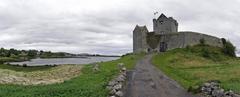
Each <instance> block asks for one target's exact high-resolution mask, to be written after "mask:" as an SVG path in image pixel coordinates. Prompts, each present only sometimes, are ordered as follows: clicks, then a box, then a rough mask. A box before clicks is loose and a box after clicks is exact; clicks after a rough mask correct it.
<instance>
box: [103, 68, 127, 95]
mask: <svg viewBox="0 0 240 97" xmlns="http://www.w3.org/2000/svg"><path fill="white" fill-rule="evenodd" d="M118 67H119V70H120V74H119V75H118V76H117V77H115V78H114V79H113V80H111V81H110V82H109V83H108V85H107V87H106V88H107V89H108V90H109V91H110V92H109V96H110V97H122V96H123V92H122V89H123V85H124V82H125V81H126V75H127V71H126V70H127V69H126V67H125V66H124V64H123V63H119V64H118Z"/></svg>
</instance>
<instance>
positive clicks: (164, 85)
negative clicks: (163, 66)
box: [124, 55, 196, 97]
mask: <svg viewBox="0 0 240 97" xmlns="http://www.w3.org/2000/svg"><path fill="white" fill-rule="evenodd" d="M151 58H152V55H146V56H145V57H144V58H143V59H142V60H140V61H139V62H138V63H137V64H136V67H135V69H134V70H133V71H132V72H129V73H128V75H127V76H128V81H127V86H126V89H125V93H124V96H125V97H196V96H193V95H191V94H190V93H188V92H186V90H184V89H183V88H182V87H181V86H180V85H178V83H177V82H175V81H174V80H172V79H170V78H169V77H167V76H166V75H165V74H163V73H162V72H161V71H160V70H158V69H157V68H155V67H154V66H153V65H152V64H151V62H150V60H151Z"/></svg>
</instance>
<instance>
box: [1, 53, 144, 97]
mask: <svg viewBox="0 0 240 97" xmlns="http://www.w3.org/2000/svg"><path fill="white" fill-rule="evenodd" d="M142 56H143V55H127V56H124V57H122V58H121V59H118V60H115V61H110V62H104V63H99V64H100V71H98V72H93V70H92V67H93V66H92V65H86V66H85V67H83V69H82V73H81V75H80V76H78V77H76V78H73V79H71V80H68V81H65V82H64V83H60V84H52V85H38V86H20V85H0V97H106V96H108V90H107V89H105V86H106V85H107V83H108V82H109V81H110V80H111V79H112V78H113V77H114V76H116V75H117V74H118V73H119V70H118V68H117V63H125V65H126V67H127V68H128V69H132V68H133V67H134V65H135V63H136V61H137V60H138V59H139V58H141V57H142Z"/></svg>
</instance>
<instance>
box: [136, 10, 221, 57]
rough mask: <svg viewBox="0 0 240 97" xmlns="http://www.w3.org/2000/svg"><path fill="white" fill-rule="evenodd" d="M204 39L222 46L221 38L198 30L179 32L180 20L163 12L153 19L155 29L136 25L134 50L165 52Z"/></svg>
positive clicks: (214, 44)
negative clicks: (151, 29)
mask: <svg viewBox="0 0 240 97" xmlns="http://www.w3.org/2000/svg"><path fill="white" fill-rule="evenodd" d="M200 39H204V40H205V41H206V44H208V45H212V46H218V47H221V46H222V45H223V44H222V41H221V39H220V38H217V37H214V36H210V35H206V34H201V33H197V32H191V31H185V32H178V22H177V21H176V20H175V19H173V18H172V17H167V16H165V15H164V14H161V15H160V16H159V17H158V18H157V19H153V31H152V32H149V31H148V29H147V27H146V26H138V25H137V26H136V27H135V29H134V30H133V52H134V53H139V52H152V51H156V52H165V51H167V50H170V49H174V48H183V47H186V46H188V45H189V46H191V45H196V44H199V41H200Z"/></svg>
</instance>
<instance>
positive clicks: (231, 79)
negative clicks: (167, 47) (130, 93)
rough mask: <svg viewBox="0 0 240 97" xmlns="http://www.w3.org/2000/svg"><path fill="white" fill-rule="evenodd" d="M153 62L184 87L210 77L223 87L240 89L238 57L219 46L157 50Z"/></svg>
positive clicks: (198, 83) (191, 85) (204, 80)
mask: <svg viewBox="0 0 240 97" xmlns="http://www.w3.org/2000/svg"><path fill="white" fill-rule="evenodd" d="M152 62H153V64H155V65H156V67H158V68H159V69H160V70H162V71H163V72H164V73H165V74H167V75H168V76H170V77H171V78H173V79H175V80H176V81H177V82H179V83H180V84H181V85H182V86H183V87H185V88H186V89H188V88H189V87H195V86H197V85H200V84H202V83H203V82H206V81H209V80H219V81H220V82H221V85H222V87H223V88H225V89H231V90H234V91H236V92H238V93H240V60H239V58H234V57H230V56H227V55H225V54H224V53H222V49H221V48H218V47H210V46H194V47H188V48H184V49H174V50H171V51H168V52H165V53H161V54H156V55H155V56H154V57H153V59H152Z"/></svg>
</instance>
